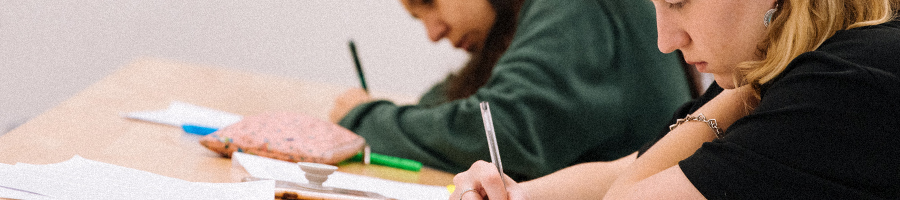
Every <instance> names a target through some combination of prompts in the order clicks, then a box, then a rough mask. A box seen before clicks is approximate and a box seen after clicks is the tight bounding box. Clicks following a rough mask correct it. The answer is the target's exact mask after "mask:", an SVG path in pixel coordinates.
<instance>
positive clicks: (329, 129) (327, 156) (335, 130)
mask: <svg viewBox="0 0 900 200" xmlns="http://www.w3.org/2000/svg"><path fill="white" fill-rule="evenodd" d="M365 143H366V142H365V139H363V138H362V137H360V136H359V135H356V134H355V133H353V132H351V131H350V130H347V129H345V128H344V127H341V126H338V125H337V124H334V123H331V122H327V121H323V120H319V119H316V118H312V117H309V116H306V115H303V114H297V113H287V112H267V113H263V114H259V115H254V116H247V117H244V119H243V120H241V121H240V122H238V123H235V124H232V125H230V126H228V127H225V128H223V129H221V130H218V131H216V132H214V133H212V134H209V135H206V136H204V137H203V138H200V144H202V145H203V146H205V147H206V148H208V149H210V150H213V151H215V152H218V153H220V154H222V155H223V156H226V157H231V154H232V153H234V152H235V151H237V152H243V153H248V154H253V155H258V156H263V157H269V158H274V159H279V160H284V161H289V162H315V163H324V164H337V163H338V162H341V161H343V160H346V159H347V158H350V157H353V156H354V155H356V154H357V153H358V152H359V151H360V150H361V149H362V148H363V146H364V145H365Z"/></svg>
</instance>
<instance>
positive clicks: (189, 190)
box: [0, 155, 275, 199]
mask: <svg viewBox="0 0 900 200" xmlns="http://www.w3.org/2000/svg"><path fill="white" fill-rule="evenodd" d="M0 187H3V188H7V189H10V190H16V191H18V192H27V193H32V194H33V195H44V196H47V197H50V198H57V199H272V197H273V195H274V188H275V182H274V181H254V182H243V183H198V182H189V181H185V180H181V179H176V178H170V177H165V176H161V175H157V174H153V173H150V172H146V171H141V170H136V169H131V168H126V167H121V166H116V165H112V164H107V163H102V162H97V161H92V160H88V159H84V158H82V157H80V156H77V155H76V156H75V157H73V158H72V159H69V160H67V161H64V162H61V163H55V164H48V165H30V164H22V163H19V164H16V165H13V166H11V167H4V168H0ZM0 194H3V193H0ZM14 195H22V193H10V194H9V196H0V197H6V198H16V197H13V196H14ZM38 199H42V198H38Z"/></svg>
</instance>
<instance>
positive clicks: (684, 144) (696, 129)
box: [607, 86, 756, 199]
mask: <svg viewBox="0 0 900 200" xmlns="http://www.w3.org/2000/svg"><path fill="white" fill-rule="evenodd" d="M752 92H753V90H752V89H751V88H749V87H747V86H744V87H740V88H737V89H733V90H725V91H723V92H722V93H721V94H719V95H718V96H716V97H715V98H713V99H712V100H711V101H710V102H708V103H707V104H705V105H704V106H703V107H701V108H700V109H698V110H697V111H696V112H694V113H692V116H697V115H699V114H701V113H702V114H703V115H704V116H706V117H707V118H709V119H715V120H716V123H717V125H718V127H719V128H720V129H722V131H724V130H726V129H728V127H730V126H731V124H732V123H734V122H735V121H737V120H738V119H740V118H741V117H744V116H746V115H747V114H749V110H748V109H752V108H753V107H755V106H756V103H755V101H756V100H755V97H754V96H753V93H752ZM715 138H716V132H715V131H714V130H713V129H712V128H710V127H709V126H708V125H707V124H706V123H702V122H696V121H690V122H684V123H683V124H681V125H679V126H678V127H677V128H676V129H674V130H672V131H671V132H669V133H668V134H667V135H666V136H665V137H663V138H662V139H661V140H659V141H658V142H657V143H656V144H655V145H653V147H651V148H650V149H649V150H647V152H646V153H644V154H643V155H642V156H641V157H640V158H639V159H637V160H635V162H634V163H632V165H631V166H629V170H628V171H626V172H625V173H623V174H622V176H620V177H619V178H618V179H616V181H615V182H614V184H613V186H612V187H611V188H610V192H609V193H610V194H609V195H607V197H608V198H611V199H616V198H617V197H621V196H620V195H624V194H627V193H629V192H632V191H634V190H639V188H632V186H634V185H635V184H637V183H638V182H640V181H641V180H644V179H646V178H648V177H650V176H652V175H654V174H657V173H659V172H661V171H663V170H665V169H668V168H670V167H673V166H675V165H677V164H678V162H679V161H681V160H684V159H685V158H687V157H688V156H690V155H692V154H693V153H694V152H695V151H697V149H699V148H700V146H701V145H702V144H703V143H704V142H709V141H712V140H713V139H715Z"/></svg>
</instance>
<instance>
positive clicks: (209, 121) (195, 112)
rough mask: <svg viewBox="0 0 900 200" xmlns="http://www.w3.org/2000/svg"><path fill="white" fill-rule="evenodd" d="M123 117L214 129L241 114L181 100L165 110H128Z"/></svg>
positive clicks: (219, 127)
mask: <svg viewBox="0 0 900 200" xmlns="http://www.w3.org/2000/svg"><path fill="white" fill-rule="evenodd" d="M125 117H127V118H131V119H137V120H143V121H149V122H154V123H160V124H167V125H172V126H178V127H180V126H181V125H185V124H190V125H198V126H203V127H209V128H216V129H221V128H225V127H226V126H228V125H231V124H234V123H237V122H238V121H241V119H243V116H241V115H238V114H234V113H229V112H225V111H221V110H216V109H212V108H207V107H203V106H198V105H193V104H189V103H185V102H181V101H172V103H170V104H169V107H168V108H166V109H165V110H154V111H138V112H130V113H127V114H125Z"/></svg>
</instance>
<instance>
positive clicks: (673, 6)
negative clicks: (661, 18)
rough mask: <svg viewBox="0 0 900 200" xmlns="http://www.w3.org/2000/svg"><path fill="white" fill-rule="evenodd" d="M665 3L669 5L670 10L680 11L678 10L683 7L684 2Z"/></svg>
mask: <svg viewBox="0 0 900 200" xmlns="http://www.w3.org/2000/svg"><path fill="white" fill-rule="evenodd" d="M666 3H667V4H669V8H670V9H680V8H682V7H684V3H685V1H684V0H682V1H675V2H672V1H666Z"/></svg>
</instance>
